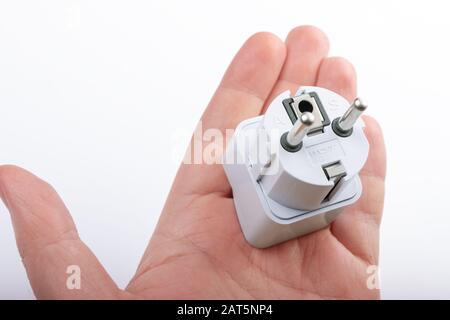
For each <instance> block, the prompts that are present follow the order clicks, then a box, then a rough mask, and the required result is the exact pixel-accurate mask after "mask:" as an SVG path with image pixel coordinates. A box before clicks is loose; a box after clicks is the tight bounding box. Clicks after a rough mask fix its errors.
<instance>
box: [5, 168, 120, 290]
mask: <svg viewBox="0 0 450 320" xmlns="http://www.w3.org/2000/svg"><path fill="white" fill-rule="evenodd" d="M0 196H1V198H2V200H3V202H4V203H5V205H6V206H7V207H8V209H9V211H10V214H11V219H12V223H13V226H14V231H15V234H16V241H17V246H18V248H19V251H20V255H21V257H22V260H23V263H24V265H25V269H26V271H27V274H28V277H29V279H30V283H31V286H32V288H33V291H34V293H35V295H36V297H37V298H42V299H89V298H117V297H118V296H119V290H118V288H117V286H116V285H115V284H114V282H113V281H112V280H111V278H110V277H109V276H108V274H107V273H106V271H105V270H104V269H103V267H102V266H101V265H100V263H99V262H98V260H97V259H96V257H95V256H94V255H93V254H92V252H91V251H90V250H89V248H88V247H87V246H86V245H85V244H84V243H83V242H82V241H81V240H80V238H79V237H78V233H77V231H76V228H75V225H74V223H73V221H72V218H71V216H70V214H69V212H68V211H67V209H66V207H65V205H64V203H63V202H62V201H61V199H60V198H59V196H58V195H57V193H56V192H55V191H54V190H53V188H52V187H51V186H50V185H49V184H47V183H46V182H44V181H42V180H40V179H39V178H37V177H35V176H34V175H32V174H31V173H29V172H27V171H25V170H23V169H20V168H18V167H14V166H0ZM78 275H79V276H80V279H79V280H80V281H77V280H78V278H77V277H78ZM71 276H72V277H71ZM68 281H69V282H68ZM78 284H79V285H80V286H81V287H80V289H77V285H78ZM70 288H72V289H70Z"/></svg>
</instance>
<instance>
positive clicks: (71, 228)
mask: <svg viewBox="0 0 450 320" xmlns="http://www.w3.org/2000/svg"><path fill="white" fill-rule="evenodd" d="M328 49H329V43H328V39H327V38H326V36H325V35H324V34H323V33H322V32H321V31H320V30H318V29H317V28H314V27H311V26H302V27H297V28H295V29H293V30H292V31H291V32H290V33H289V35H288V37H287V39H286V40H285V42H283V41H281V40H280V39H279V38H277V37H276V36H275V35H273V34H270V33H257V34H255V35H253V36H252V37H250V38H249V39H248V40H247V41H246V42H245V43H244V45H243V46H242V48H241V49H240V50H239V52H238V53H237V54H236V56H235V57H234V59H233V61H232V62H231V65H230V66H229V68H228V70H227V71H226V73H225V75H224V77H223V80H222V81H221V83H220V85H219V87H218V89H217V91H216V92H215V94H214V96H213V98H212V100H211V102H210V103H209V105H208V107H207V108H206V110H205V112H204V114H203V116H202V119H201V120H202V125H203V129H204V130H206V129H207V128H219V129H220V130H222V131H225V129H226V128H235V127H236V125H237V124H238V123H239V122H241V121H242V120H244V119H247V118H250V117H254V116H256V115H259V114H261V113H263V112H264V110H265V108H266V107H267V105H268V104H269V102H270V101H271V100H272V99H273V98H274V97H275V96H276V95H277V94H279V93H280V92H282V91H284V90H287V89H289V90H291V92H295V90H296V89H297V87H298V86H299V85H316V86H321V87H325V88H328V89H330V90H333V91H335V92H337V93H339V94H341V95H342V96H344V97H346V98H347V99H348V100H352V99H353V98H354V97H355V96H356V74H355V70H354V68H353V67H352V65H351V64H350V63H349V62H348V61H347V60H345V59H343V58H337V57H327V55H328ZM364 121H365V123H366V129H365V133H366V136H367V138H368V140H369V143H370V153H369V158H368V160H367V163H366V165H365V167H364V168H363V170H362V171H361V173H360V177H361V179H362V183H363V195H362V197H361V198H360V200H359V201H358V202H357V203H356V204H354V205H352V206H350V207H348V208H346V210H345V212H344V213H343V214H341V215H340V216H339V217H338V218H337V220H336V221H335V222H334V223H332V225H331V226H330V227H328V228H326V229H323V230H321V231H318V232H315V233H312V234H309V235H307V236H304V237H301V238H298V239H293V240H290V241H288V242H285V243H282V244H280V245H277V246H274V247H271V248H268V249H256V248H253V247H251V246H250V245H249V244H248V243H247V242H246V241H245V239H244V238H243V235H242V232H241V230H240V227H239V223H238V220H237V217H236V212H235V209H234V205H233V199H232V193H231V189H230V186H229V184H228V181H227V179H226V176H225V174H224V171H223V169H222V166H221V165H219V164H215V165H207V164H201V165H186V164H182V165H181V166H180V169H179V171H178V174H177V176H176V178H175V181H174V183H173V186H172V189H171V192H170V194H169V196H168V199H167V202H166V204H165V207H164V209H163V212H162V214H161V217H160V219H159V222H158V225H157V227H156V230H155V231H154V234H153V236H152V238H151V240H150V242H149V244H148V247H147V249H146V251H145V253H144V255H143V257H142V260H141V262H140V264H139V266H138V269H137V272H136V274H135V276H134V277H133V279H131V281H130V283H129V285H128V286H127V287H126V288H125V289H119V288H118V287H117V285H116V284H115V283H114V282H113V280H112V279H111V277H110V276H109V275H108V274H107V272H106V271H105V269H104V268H103V267H102V266H101V264H100V263H99V261H98V260H97V258H96V257H95V256H94V254H93V253H92V252H91V251H90V250H89V248H88V247H87V246H86V245H85V244H84V243H83V242H82V241H81V240H80V238H79V236H78V233H77V231H76V227H75V225H74V223H73V220H72V218H71V216H70V214H69V211H68V210H67V208H66V207H65V205H64V203H63V202H62V200H61V199H60V197H59V196H58V195H57V193H56V192H55V190H54V189H53V188H52V187H51V186H50V185H49V184H47V183H46V182H44V181H42V180H41V179H39V178H37V177H36V176H34V175H33V174H31V173H29V172H27V171H26V170H24V169H21V168H18V167H15V166H10V165H6V166H1V167H0V196H1V198H2V199H3V201H4V203H5V205H6V206H7V208H8V209H9V212H10V213H11V219H12V223H13V226H14V231H15V235H16V240H17V245H18V248H19V251H20V255H21V257H22V260H23V263H24V265H25V268H26V271H27V274H28V277H29V280H30V282H31V286H32V288H33V290H34V293H35V295H36V297H37V298H41V299H116V298H117V299H134V298H136V299H140V298H145V299H156V298H159V299H201V298H205V299H209V298H222V299H235V298H237V299H241V298H242V299H252V298H255V299H278V298H283V299H308V298H312V299H315V298H329V299H353V298H357V299H366V298H379V290H370V289H368V287H367V285H366V281H367V278H368V273H367V268H368V267H369V266H371V265H377V264H378V245H379V227H380V222H381V215H382V211H383V200H384V180H385V172H386V160H385V147H384V142H383V138H382V134H381V130H380V127H379V126H378V124H377V123H376V121H375V120H374V119H372V118H370V117H367V116H366V117H365V118H364ZM74 264H75V265H79V266H80V268H81V271H82V272H81V284H82V286H81V289H80V290H68V289H67V288H66V280H67V277H68V275H67V274H66V268H67V266H69V265H74Z"/></svg>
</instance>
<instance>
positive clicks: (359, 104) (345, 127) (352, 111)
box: [332, 98, 367, 137]
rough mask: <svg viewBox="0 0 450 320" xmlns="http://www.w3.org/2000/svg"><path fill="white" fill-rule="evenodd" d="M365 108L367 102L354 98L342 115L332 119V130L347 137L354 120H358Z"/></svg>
mask: <svg viewBox="0 0 450 320" xmlns="http://www.w3.org/2000/svg"><path fill="white" fill-rule="evenodd" d="M366 109H367V104H365V103H364V102H363V101H362V100H361V99H360V98H356V99H355V100H354V101H353V103H352V104H351V106H350V107H349V108H348V109H347V111H345V113H344V115H343V116H342V117H340V118H337V119H334V121H333V124H332V128H333V130H334V132H335V133H336V134H337V135H339V136H341V137H348V136H349V135H351V134H352V131H353V126H354V125H355V123H356V120H358V118H359V117H360V116H361V114H362V113H363V112H364V110H366Z"/></svg>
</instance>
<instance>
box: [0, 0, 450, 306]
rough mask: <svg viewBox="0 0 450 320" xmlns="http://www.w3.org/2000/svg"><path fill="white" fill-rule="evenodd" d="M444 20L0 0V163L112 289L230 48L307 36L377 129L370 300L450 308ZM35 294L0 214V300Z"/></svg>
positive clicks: (353, 11)
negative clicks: (375, 291)
mask: <svg viewBox="0 0 450 320" xmlns="http://www.w3.org/2000/svg"><path fill="white" fill-rule="evenodd" d="M448 14H449V8H448V6H447V5H446V1H436V2H434V1H421V2H414V1H404V2H403V1H371V2H370V3H369V2H368V1H328V2H326V1H317V0H314V1H312V0H311V1H261V0H257V1H256V0H255V1H236V2H233V1H220V2H219V1H194V0H190V1H158V2H157V1H111V0H108V1H93V0H90V1H87V0H86V1H78V0H72V1H67V0H64V1H63V0H55V1H31V0H30V1H18V0H15V1H7V0H1V2H0V163H14V164H17V165H20V166H23V167H25V168H27V169H29V170H31V171H33V172H34V173H36V174H37V175H39V176H40V177H42V178H44V179H46V180H47V181H49V182H50V183H51V184H52V185H53V186H54V187H55V188H56V189H57V190H58V191H59V193H60V195H61V196H62V198H63V199H64V200H65V202H66V204H67V206H68V207H69V208H70V210H71V212H72V215H73V217H74V219H75V222H76V224H77V226H78V229H79V231H80V234H81V237H82V238H83V239H84V241H85V242H86V243H87V244H88V245H89V246H90V247H91V248H92V250H93V251H94V252H95V253H96V254H97V256H98V258H99V259H100V261H101V262H102V263H103V264H104V265H105V267H106V269H107V270H108V271H109V272H110V274H111V276H112V277H113V278H114V279H115V280H116V281H117V283H118V284H119V286H121V287H124V286H125V285H126V284H127V282H128V280H129V279H130V278H131V276H132V275H133V273H134V271H135V268H136V266H137V264H138V261H139V259H140V257H141V255H142V253H143V250H144V248H145V246H146V244H147V241H148V239H149V237H150V235H151V233H152V230H153V228H154V226H155V224H156V221H157V219H158V216H159V214H160V211H161V208H162V206H163V204H164V201H165V197H166V195H167V193H168V190H169V188H170V185H171V182H172V179H173V177H174V175H175V172H176V169H177V166H178V162H179V160H180V159H181V155H180V154H179V153H177V152H174V148H171V147H168V146H169V145H170V143H172V144H175V145H176V146H177V148H178V150H180V148H181V150H183V149H184V148H185V146H186V144H187V141H188V138H189V133H190V131H191V130H192V129H193V128H194V125H195V123H196V121H197V119H198V117H199V116H200V114H201V112H202V111H203V109H204V107H205V106H206V104H207V102H208V100H209V98H210V97H211V95H212V93H213V91H214V89H215V87H216V86H217V84H218V82H219V81H220V78H221V76H222V73H223V71H224V70H225V68H226V66H227V64H228V63H229V61H230V60H231V58H232V56H233V55H234V53H235V52H236V51H237V50H238V48H239V47H240V45H241V43H242V42H243V41H244V40H245V39H246V38H247V37H248V36H250V35H251V34H252V33H254V32H257V31H261V30H265V31H272V32H274V33H275V34H277V35H279V36H280V37H282V38H284V37H285V36H286V34H287V33H288V31H289V30H290V28H292V27H295V26H296V25H300V24H314V25H317V26H319V27H320V28H322V29H323V30H324V31H325V32H326V33H327V34H328V36H329V38H330V40H331V43H332V46H331V54H332V55H341V56H345V57H347V58H348V59H350V60H351V61H352V62H353V63H354V65H355V66H356V68H357V70H358V74H359V88H360V90H359V92H360V94H361V95H362V96H364V97H365V98H366V99H367V100H368V101H370V111H369V114H371V115H373V116H375V117H376V118H377V119H378V120H379V121H380V122H381V124H382V127H383V129H384V133H385V138H386V142H387V148H388V180H387V195H386V206H385V213H384V220H383V225H382V232H381V236H382V237H381V240H382V241H381V283H382V296H383V297H384V298H450V204H449V202H448V197H449V195H448V192H449V188H448V181H449V178H450V174H449V170H448V168H449V166H448V164H449V163H450V155H449V152H448V151H447V148H449V143H448V139H449V138H450V133H449V131H448V124H447V123H448V117H450V110H449V102H450V90H449V87H450V81H449V79H448V76H449V74H450V62H449V56H450V44H449V32H450V19H449V17H448ZM174 130H175V131H176V132H177V133H178V135H177V136H178V137H179V138H178V139H174V137H173V135H170V134H167V133H168V132H171V131H174ZM168 142H169V143H168ZM175 149H176V148H175ZM33 297H34V296H33V293H32V291H31V288H30V286H29V284H28V281H27V278H26V274H25V271H24V268H23V267H22V264H21V261H20V257H19V255H18V253H17V249H16V245H15V240H14V236H13V232H12V227H11V224H10V221H9V216H8V213H7V211H6V209H5V207H4V206H3V205H1V206H0V298H33Z"/></svg>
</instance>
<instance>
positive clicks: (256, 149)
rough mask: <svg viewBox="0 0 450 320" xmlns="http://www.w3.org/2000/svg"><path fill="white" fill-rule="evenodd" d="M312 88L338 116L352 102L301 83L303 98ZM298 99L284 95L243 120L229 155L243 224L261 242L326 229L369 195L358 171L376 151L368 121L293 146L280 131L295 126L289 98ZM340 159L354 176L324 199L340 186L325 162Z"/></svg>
mask: <svg viewBox="0 0 450 320" xmlns="http://www.w3.org/2000/svg"><path fill="white" fill-rule="evenodd" d="M311 92H314V93H315V94H316V97H318V99H319V100H320V103H321V105H322V107H323V109H325V112H326V114H327V115H328V118H329V120H330V121H331V122H332V121H333V120H334V119H336V118H339V117H341V116H342V115H343V114H344V112H345V111H346V110H347V109H348V107H349V106H350V104H349V102H348V101H347V100H346V99H345V98H343V97H341V96H340V95H338V94H336V93H334V92H332V91H330V90H327V89H324V88H319V87H301V88H299V90H298V92H297V93H296V96H297V95H300V94H305V93H311ZM290 97H291V95H290V92H289V91H286V92H284V93H282V94H280V95H279V96H278V97H276V98H275V99H274V100H273V101H272V103H271V104H270V106H269V108H268V109H267V111H266V113H265V115H263V116H259V117H255V118H251V119H248V120H245V121H243V122H241V123H240V124H239V125H238V127H237V128H236V130H235V133H234V136H233V138H232V139H231V141H230V142H229V144H228V147H227V151H226V154H225V157H224V168H225V172H226V174H227V177H228V180H229V182H230V184H231V187H232V189H233V198H234V204H235V207H236V212H237V215H238V218H239V222H240V225H241V229H242V231H243V233H244V236H245V238H246V239H247V241H248V242H249V243H250V244H251V245H253V246H255V247H258V248H266V247H269V246H272V245H275V244H278V243H280V242H283V241H286V240H289V239H292V238H296V237H298V236H302V235H305V234H307V233H310V232H314V231H316V230H319V229H322V228H325V227H326V226H328V225H329V224H330V223H331V222H332V221H333V220H334V219H335V218H336V216H337V215H338V214H339V213H341V211H342V209H343V208H344V207H346V206H348V205H350V204H352V203H354V202H355V201H357V200H358V198H359V197H360V195H361V193H362V185H361V181H360V179H359V176H358V172H359V171H360V170H361V168H362V167H363V165H364V163H365V161H366V159H367V155H368V151H369V144H368V142H367V139H366V137H365V135H364V131H363V128H364V122H363V121H362V119H358V120H357V122H356V123H355V125H354V126H353V132H352V134H351V135H350V136H348V137H341V136H339V135H337V134H336V133H335V132H334V131H333V129H332V127H331V125H327V126H325V127H324V129H323V133H319V134H315V135H307V136H306V137H305V138H304V139H303V146H302V148H301V149H300V150H299V151H297V152H289V151H286V150H285V149H284V148H283V147H282V146H281V144H280V137H281V135H282V134H283V133H285V132H287V131H289V130H290V129H291V128H292V126H293V125H292V122H291V120H290V118H289V116H288V114H287V112H286V109H285V107H284V106H283V103H282V102H283V100H285V99H287V98H290ZM261 141H262V142H261ZM338 161H339V162H340V163H341V164H342V165H343V167H344V168H345V172H346V175H345V177H343V178H342V181H341V182H340V183H339V188H336V189H337V191H336V193H334V195H333V196H332V197H331V198H329V199H328V200H326V201H324V199H325V198H326V196H327V195H328V194H329V192H330V191H331V190H332V188H333V187H334V183H333V181H330V180H329V179H328V178H327V176H326V175H325V173H324V166H326V165H329V164H331V163H336V162H338Z"/></svg>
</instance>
